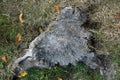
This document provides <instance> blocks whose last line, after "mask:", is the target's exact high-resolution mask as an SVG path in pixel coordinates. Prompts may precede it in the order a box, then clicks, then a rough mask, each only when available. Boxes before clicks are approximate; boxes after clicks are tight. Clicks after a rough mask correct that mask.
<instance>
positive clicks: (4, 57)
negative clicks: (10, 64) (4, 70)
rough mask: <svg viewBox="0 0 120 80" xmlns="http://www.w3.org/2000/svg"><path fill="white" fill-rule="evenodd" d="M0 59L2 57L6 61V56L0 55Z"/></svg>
mask: <svg viewBox="0 0 120 80" xmlns="http://www.w3.org/2000/svg"><path fill="white" fill-rule="evenodd" d="M0 59H2V60H3V61H4V62H5V63H7V57H6V56H3V55H0Z"/></svg>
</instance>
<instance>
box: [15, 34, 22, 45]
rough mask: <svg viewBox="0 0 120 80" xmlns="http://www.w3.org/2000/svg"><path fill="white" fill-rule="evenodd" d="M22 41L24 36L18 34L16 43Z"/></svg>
mask: <svg viewBox="0 0 120 80" xmlns="http://www.w3.org/2000/svg"><path fill="white" fill-rule="evenodd" d="M21 39H22V36H21V34H20V33H18V34H17V36H16V43H18V42H20V41H21Z"/></svg>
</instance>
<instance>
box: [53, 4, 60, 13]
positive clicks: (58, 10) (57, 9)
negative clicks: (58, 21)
mask: <svg viewBox="0 0 120 80" xmlns="http://www.w3.org/2000/svg"><path fill="white" fill-rule="evenodd" d="M54 8H55V10H56V11H57V13H58V14H60V8H59V6H57V5H55V6H54Z"/></svg>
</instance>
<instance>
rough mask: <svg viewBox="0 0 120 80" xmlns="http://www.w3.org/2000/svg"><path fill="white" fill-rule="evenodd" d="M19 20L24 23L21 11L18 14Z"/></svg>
mask: <svg viewBox="0 0 120 80" xmlns="http://www.w3.org/2000/svg"><path fill="white" fill-rule="evenodd" d="M19 21H20V23H22V24H23V23H25V20H24V19H23V13H20V15H19Z"/></svg>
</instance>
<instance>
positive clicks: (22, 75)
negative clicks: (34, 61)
mask: <svg viewBox="0 0 120 80" xmlns="http://www.w3.org/2000/svg"><path fill="white" fill-rule="evenodd" d="M26 75H27V72H25V71H24V72H22V73H21V74H20V75H18V77H19V78H21V77H24V76H26Z"/></svg>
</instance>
